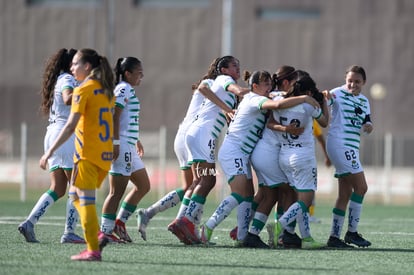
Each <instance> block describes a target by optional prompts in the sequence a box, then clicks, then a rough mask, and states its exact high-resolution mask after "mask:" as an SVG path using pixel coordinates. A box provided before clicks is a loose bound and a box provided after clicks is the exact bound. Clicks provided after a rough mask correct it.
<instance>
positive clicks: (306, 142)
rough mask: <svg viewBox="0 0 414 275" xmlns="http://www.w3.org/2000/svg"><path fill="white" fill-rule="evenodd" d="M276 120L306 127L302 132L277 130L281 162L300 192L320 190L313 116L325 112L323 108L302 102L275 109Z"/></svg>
mask: <svg viewBox="0 0 414 275" xmlns="http://www.w3.org/2000/svg"><path fill="white" fill-rule="evenodd" d="M274 115H275V119H276V120H277V121H279V122H280V124H282V125H289V124H292V123H296V125H297V126H298V127H304V132H303V133H302V134H301V135H298V136H297V135H292V134H288V133H283V132H277V135H278V137H279V140H280V142H281V148H280V154H279V156H280V158H279V164H280V168H281V169H282V170H283V172H284V173H285V175H286V177H287V179H288V181H289V184H290V185H291V186H292V187H293V188H295V189H296V190H298V191H307V190H316V188H317V178H316V177H317V167H316V166H317V164H316V156H315V140H314V136H313V130H312V127H313V119H314V118H316V119H317V118H319V117H320V116H321V115H322V110H321V109H320V108H314V107H313V106H312V105H310V104H308V103H302V104H299V105H296V106H294V107H291V108H287V109H279V110H276V111H274Z"/></svg>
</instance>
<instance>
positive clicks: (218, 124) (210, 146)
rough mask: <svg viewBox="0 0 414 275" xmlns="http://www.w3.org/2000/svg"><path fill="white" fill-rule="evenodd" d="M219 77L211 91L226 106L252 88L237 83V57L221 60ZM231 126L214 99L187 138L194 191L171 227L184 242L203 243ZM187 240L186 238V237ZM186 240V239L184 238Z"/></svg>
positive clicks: (234, 102) (233, 104)
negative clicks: (221, 145)
mask: <svg viewBox="0 0 414 275" xmlns="http://www.w3.org/2000/svg"><path fill="white" fill-rule="evenodd" d="M216 70H217V74H218V76H217V78H216V79H215V81H214V83H213V85H212V86H211V90H212V91H213V92H214V93H215V94H216V95H217V96H218V97H219V98H220V99H221V100H222V101H223V102H225V103H226V105H227V106H228V107H229V108H231V109H234V108H235V106H236V103H237V96H243V95H244V94H245V93H247V92H248V88H243V87H240V86H239V85H237V84H236V81H237V80H238V79H239V78H240V64H239V60H238V59H237V58H235V57H233V56H224V57H221V58H220V59H219V60H218V61H217V66H216ZM226 124H227V117H226V115H225V114H223V113H222V111H221V109H220V108H219V107H218V106H217V105H216V104H214V102H212V101H210V100H204V102H203V104H202V107H201V108H200V111H199V112H198V113H197V116H196V118H195V120H194V122H193V123H192V124H191V126H190V128H189V129H188V131H187V135H186V148H187V149H188V152H189V159H188V160H189V162H190V163H191V164H192V167H191V169H192V171H193V177H194V184H195V187H194V191H193V194H192V196H191V200H190V202H189V204H188V207H187V209H186V212H185V214H184V216H183V217H181V218H179V219H176V220H174V221H173V223H172V224H170V226H169V228H176V229H177V230H175V231H173V233H174V234H175V235H176V236H177V237H178V239H180V240H181V241H182V242H184V243H199V242H200V240H199V237H198V236H197V235H198V229H197V228H196V225H199V224H200V221H201V215H202V212H203V208H204V204H205V201H206V198H207V195H208V194H209V193H210V191H211V189H212V188H213V187H214V185H215V182H216V175H215V162H216V160H215V151H216V144H217V140H218V137H219V135H220V132H221V130H222V129H223V127H224V126H225V125H226ZM184 237H185V238H184ZM183 238H184V239H183Z"/></svg>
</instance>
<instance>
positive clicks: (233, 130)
mask: <svg viewBox="0 0 414 275" xmlns="http://www.w3.org/2000/svg"><path fill="white" fill-rule="evenodd" d="M268 100H269V98H267V97H265V96H261V95H258V94H256V93H253V92H249V93H248V94H246V95H244V96H243V100H242V101H241V102H240V105H239V107H238V108H237V111H236V114H235V116H234V119H233V120H232V122H231V123H230V125H229V129H228V131H227V135H226V137H225V139H228V140H229V141H231V142H232V143H235V144H236V145H237V146H238V147H239V148H240V150H241V151H242V152H244V153H246V154H251V152H252V151H253V149H254V147H255V146H256V143H257V141H258V140H259V139H260V138H261V136H262V132H263V128H264V126H265V123H266V112H267V110H262V104H263V103H264V102H266V101H268Z"/></svg>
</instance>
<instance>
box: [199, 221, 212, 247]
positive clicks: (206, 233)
mask: <svg viewBox="0 0 414 275" xmlns="http://www.w3.org/2000/svg"><path fill="white" fill-rule="evenodd" d="M212 234H213V229H210V228H208V226H207V225H206V224H203V225H202V226H201V234H200V235H201V236H200V240H201V242H202V243H203V244H210V239H211V235H212Z"/></svg>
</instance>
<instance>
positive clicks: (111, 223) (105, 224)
mask: <svg viewBox="0 0 414 275" xmlns="http://www.w3.org/2000/svg"><path fill="white" fill-rule="evenodd" d="M114 228H115V220H113V219H108V218H105V217H102V218H101V231H102V233H104V234H107V235H111V234H112V232H113V231H114Z"/></svg>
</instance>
